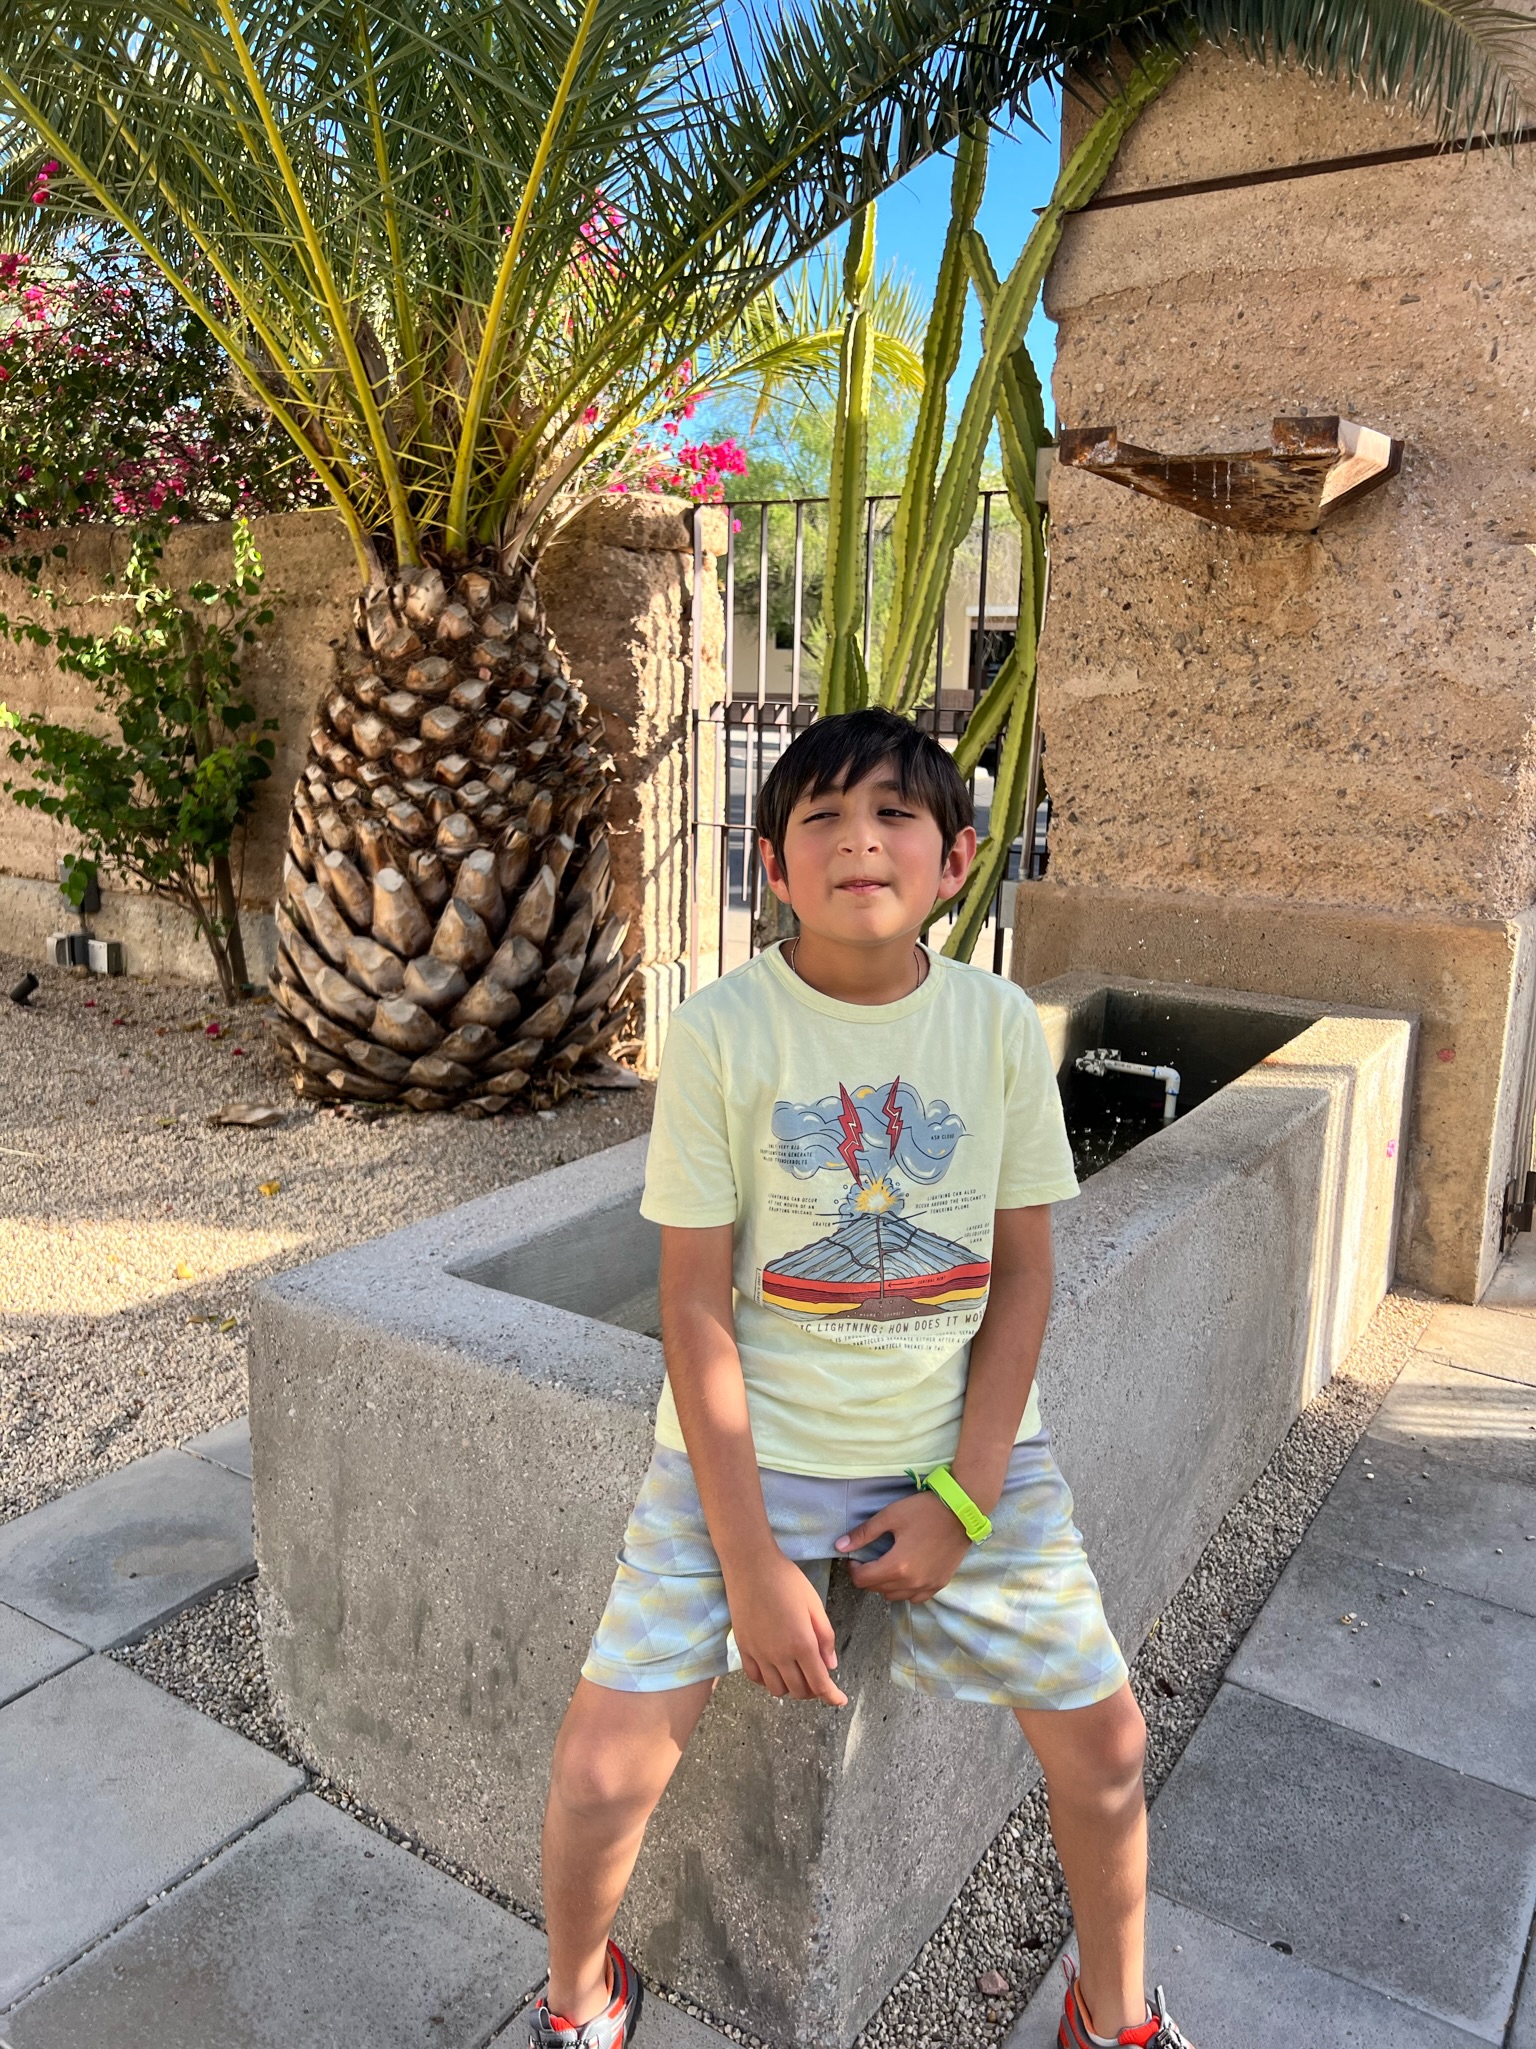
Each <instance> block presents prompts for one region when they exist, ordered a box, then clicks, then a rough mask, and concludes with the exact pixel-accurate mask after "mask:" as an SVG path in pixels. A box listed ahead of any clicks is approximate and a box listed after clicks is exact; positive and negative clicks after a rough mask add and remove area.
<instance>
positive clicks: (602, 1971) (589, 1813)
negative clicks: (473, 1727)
mask: <svg viewBox="0 0 1536 2049" xmlns="http://www.w3.org/2000/svg"><path fill="white" fill-rule="evenodd" d="M714 1687H715V1682H714V1680H713V1679H701V1680H698V1681H696V1682H695V1683H694V1684H693V1685H691V1686H679V1687H676V1688H675V1689H672V1690H671V1691H668V1692H663V1693H621V1692H619V1691H617V1690H616V1689H614V1688H612V1687H607V1686H594V1685H593V1684H592V1682H591V1681H590V1680H588V1679H582V1680H579V1681H578V1682H577V1686H576V1691H575V1694H574V1695H573V1696H572V1699H571V1704H570V1706H569V1708H567V1710H566V1714H565V1720H564V1722H563V1723H562V1724H561V1727H560V1734H559V1736H558V1737H557V1739H556V1741H555V1756H554V1763H553V1766H552V1768H551V1771H550V1780H549V1804H548V1806H547V1808H546V1809H545V1814H544V1922H545V1926H546V1928H547V1929H548V1932H549V1990H548V1993H547V1995H546V1996H547V1998H548V2000H549V2005H550V2009H551V2011H552V2012H554V2013H557V2014H561V2015H563V2016H564V2018H565V2019H566V2020H568V2021H573V2022H575V2023H576V2024H577V2025H578V2026H579V2025H580V2024H581V2023H582V2022H583V2021H586V2020H590V2019H591V2017H592V2016H593V2015H594V2014H596V2013H600V2012H601V2011H602V2009H603V2008H604V2007H605V2006H606V2005H607V2003H608V1977H607V1943H608V1931H609V1929H610V1928H611V1927H612V1925H613V1917H614V1915H615V1914H616V1913H617V1912H618V1910H619V1902H620V1900H621V1899H622V1898H623V1897H624V1888H625V1886H627V1885H628V1883H629V1875H630V1873H631V1872H632V1871H633V1870H634V1868H635V1859H636V1858H637V1857H638V1856H639V1854H640V1843H641V1839H642V1838H643V1836H644V1834H645V1825H646V1823H647V1822H648V1821H649V1820H650V1818H651V1812H652V1810H653V1809H654V1807H655V1805H656V1803H657V1801H658V1800H659V1799H660V1798H661V1796H662V1794H663V1793H664V1792H665V1791H666V1786H667V1781H668V1780H669V1779H670V1778H671V1776H672V1774H673V1772H674V1770H675V1769H676V1768H677V1762H678V1760H679V1758H680V1757H681V1756H682V1754H683V1751H684V1749H685V1748H686V1747H687V1743H688V1739H689V1737H690V1736H691V1735H692V1734H693V1732H694V1729H695V1728H696V1727H697V1725H698V1720H699V1717H700V1715H702V1714H703V1712H704V1709H705V1707H706V1705H707V1704H708V1701H709V1696H710V1694H711V1693H712V1692H713V1691H714Z"/></svg>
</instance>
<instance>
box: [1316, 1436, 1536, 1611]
mask: <svg viewBox="0 0 1536 2049" xmlns="http://www.w3.org/2000/svg"><path fill="white" fill-rule="evenodd" d="M1314 1538H1321V1539H1322V1541H1323V1542H1324V1543H1326V1544H1330V1545H1331V1546H1332V1547H1333V1548H1334V1550H1336V1551H1354V1552H1356V1553H1358V1554H1359V1556H1360V1557H1362V1558H1379V1559H1380V1560H1381V1561H1382V1562H1383V1563H1384V1564H1386V1565H1389V1566H1396V1567H1399V1568H1401V1570H1403V1571H1404V1572H1422V1573H1423V1574H1424V1576H1425V1578H1426V1579H1427V1580H1429V1581H1432V1582H1433V1583H1435V1584H1436V1585H1439V1586H1442V1587H1454V1588H1455V1589H1456V1591H1457V1592H1458V1593H1462V1594H1475V1595H1476V1596H1477V1597H1478V1598H1479V1599H1480V1600H1484V1601H1497V1602H1499V1603H1500V1605H1501V1606H1503V1607H1505V1608H1518V1609H1519V1610H1520V1611H1521V1613H1522V1614H1525V1615H1536V1487H1521V1486H1519V1485H1517V1484H1516V1483H1514V1482H1512V1481H1508V1480H1490V1479H1487V1478H1486V1477H1485V1476H1484V1475H1483V1474H1482V1473H1480V1472H1479V1471H1478V1470H1477V1468H1476V1467H1475V1466H1472V1465H1468V1464H1467V1463H1466V1462H1465V1461H1463V1460H1460V1459H1445V1458H1441V1457H1440V1456H1439V1455H1438V1453H1436V1452H1433V1451H1427V1452H1426V1451H1415V1450H1414V1449H1413V1448H1412V1447H1411V1446H1409V1445H1406V1444H1397V1443H1394V1442H1393V1441H1392V1439H1391V1438H1390V1437H1379V1438H1378V1437H1372V1436H1371V1435H1370V1434H1369V1433H1367V1435H1366V1437H1365V1438H1364V1439H1363V1440H1362V1441H1361V1443H1360V1444H1358V1445H1357V1446H1356V1447H1355V1450H1354V1452H1353V1453H1352V1454H1351V1456H1350V1459H1349V1463H1348V1464H1347V1465H1346V1466H1345V1468H1344V1470H1343V1472H1342V1473H1341V1474H1340V1475H1339V1477H1338V1480H1337V1481H1336V1482H1335V1484H1334V1488H1333V1491H1332V1493H1331V1494H1330V1495H1329V1496H1328V1499H1327V1500H1326V1501H1325V1502H1324V1503H1323V1505H1322V1508H1321V1509H1320V1510H1319V1511H1318V1515H1317V1519H1316V1521H1315V1522H1314V1523H1313V1525H1312V1528H1311V1530H1310V1531H1309V1532H1308V1535H1307V1542H1308V1543H1311V1542H1312V1541H1313V1539H1314Z"/></svg>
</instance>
